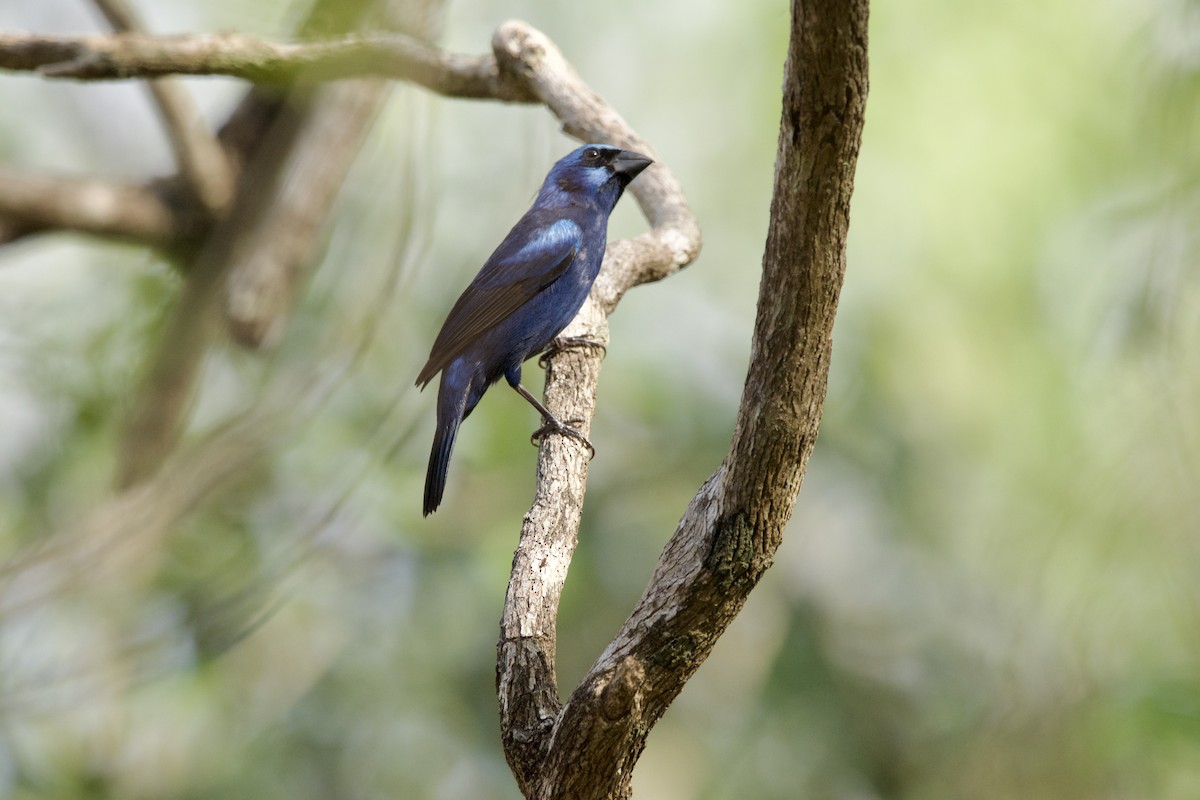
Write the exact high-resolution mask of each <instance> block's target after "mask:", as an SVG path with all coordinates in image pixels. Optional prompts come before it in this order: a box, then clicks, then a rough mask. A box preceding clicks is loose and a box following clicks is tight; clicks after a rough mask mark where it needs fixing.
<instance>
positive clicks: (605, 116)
mask: <svg viewBox="0 0 1200 800" xmlns="http://www.w3.org/2000/svg"><path fill="white" fill-rule="evenodd" d="M492 49H493V51H494V52H495V54H496V59H497V62H498V64H499V65H500V72H501V74H502V75H505V76H509V77H510V78H511V80H513V81H515V82H520V83H521V84H523V85H526V86H527V87H528V88H527V91H529V92H530V93H531V94H532V95H533V96H535V97H536V98H537V99H538V100H540V101H541V102H543V103H544V104H545V105H546V106H547V107H548V108H549V109H550V111H551V112H552V113H554V115H555V116H556V117H558V119H559V120H560V121H561V122H562V125H563V129H564V130H565V131H566V132H567V133H569V134H570V135H572V136H574V137H575V138H577V139H580V140H583V141H602V142H610V143H613V144H618V145H620V146H623V147H629V148H633V149H636V150H639V151H641V152H645V153H646V154H647V155H653V150H652V148H650V146H649V145H648V144H647V143H646V142H645V140H643V139H642V138H641V137H640V136H638V135H637V133H635V132H634V131H633V129H632V128H631V127H630V126H629V125H628V123H626V122H625V120H623V119H622V118H621V116H620V115H619V114H618V113H617V112H616V111H615V110H614V109H613V108H612V107H611V106H609V105H608V104H607V103H606V102H605V101H604V100H603V99H601V98H600V97H599V96H598V95H597V94H596V93H595V92H593V91H592V90H591V88H590V87H588V86H587V85H586V84H585V83H584V82H583V80H582V79H580V77H579V75H578V74H577V73H576V72H575V70H574V69H573V68H572V67H571V65H570V64H569V63H568V62H567V61H566V59H565V58H564V57H563V55H562V53H561V52H560V51H559V50H558V48H557V47H556V46H555V45H554V43H553V42H551V41H550V40H549V39H548V38H547V37H546V36H545V35H544V34H542V33H541V32H539V31H537V30H535V29H533V28H531V27H529V26H528V25H526V24H524V23H521V22H506V23H505V24H503V25H501V26H500V28H499V29H498V30H497V31H496V34H495V35H494V37H493V39H492ZM631 191H632V193H633V194H634V196H635V197H636V198H637V200H638V203H639V205H640V206H641V208H642V211H643V213H644V214H645V215H646V218H647V220H649V222H650V223H651V225H652V226H653V228H652V229H651V230H650V231H649V232H648V233H646V234H643V235H641V236H639V237H638V238H636V239H633V240H627V241H622V242H616V243H613V244H611V245H610V246H609V249H608V254H607V255H606V257H605V262H604V266H603V268H602V270H601V273H600V277H599V279H598V280H597V281H596V285H595V287H594V288H593V290H592V294H591V297H590V298H589V300H588V302H587V303H586V304H585V305H584V308H583V310H582V311H581V312H580V315H579V316H578V317H577V318H576V320H575V321H574V322H573V323H572V324H571V326H570V328H568V330H567V331H565V332H564V335H572V336H584V337H585V338H587V339H590V340H592V341H599V342H601V343H607V341H608V314H609V313H611V311H612V310H613V308H615V306H616V304H617V302H618V301H619V300H620V298H621V296H622V295H623V294H624V293H625V291H627V290H628V289H629V288H630V287H632V286H635V285H637V284H639V283H644V282H646V281H650V280H658V279H661V278H663V277H666V276H667V275H670V274H671V273H673V272H675V271H677V270H679V269H680V268H682V267H684V266H686V265H687V264H688V263H690V262H691V261H692V260H693V259H694V258H695V257H696V255H697V254H698V253H699V251H700V229H699V226H698V225H697V224H696V220H695V218H694V216H693V215H692V213H691V211H690V209H689V208H688V206H687V201H686V199H685V198H684V195H683V191H682V189H681V188H680V186H679V184H678V182H677V181H676V180H675V178H674V176H673V175H672V174H671V172H670V170H669V169H668V168H667V167H666V166H665V165H663V164H661V163H656V164H655V165H654V166H652V167H651V168H650V169H648V170H646V171H645V172H643V173H642V175H641V176H639V178H638V180H637V181H635V182H634V183H633V184H632V186H631ZM599 375H600V355H599V352H598V351H597V350H595V349H594V348H586V349H582V350H575V351H566V352H563V353H560V354H559V355H557V356H555V357H554V358H553V359H552V360H551V361H550V364H549V369H548V370H547V374H546V388H545V394H546V404H547V407H548V408H550V410H551V411H553V412H554V413H555V414H556V415H559V417H560V419H572V420H580V421H581V424H580V425H579V430H580V431H581V432H583V433H584V434H585V435H586V434H587V433H588V432H589V430H590V427H591V418H592V415H593V414H594V412H595V403H596V388H597V383H598V380H599ZM587 471H588V460H587V454H586V453H585V452H584V449H583V448H582V446H581V445H579V444H578V443H576V442H575V441H574V440H568V439H565V438H563V437H557V436H552V437H547V438H546V439H545V440H543V443H542V446H541V450H540V453H539V459H538V480H537V488H536V494H535V496H534V500H533V505H532V507H531V509H530V511H529V513H528V514H526V516H525V521H524V524H523V525H522V528H521V537H520V541H519V543H518V547H517V551H516V554H515V555H514V557H513V570H512V574H511V577H510V579H509V586H508V592H507V594H506V596H505V604H504V615H503V619H502V621H501V637H500V641H499V643H498V645H497V692H498V695H499V699H500V718H501V732H502V737H503V741H504V746H505V753H506V755H507V757H508V761H509V765H510V766H511V767H512V768H513V772H514V774H515V775H516V777H517V782H518V784H519V785H520V786H521V788H522V791H523V792H525V794H526V796H528V797H533V796H535V794H536V792H538V791H540V789H539V787H545V786H548V785H552V783H553V780H552V779H551V778H550V777H548V775H551V774H552V772H553V771H552V770H551V771H549V772H548V771H547V767H548V765H549V764H550V762H549V761H548V760H547V759H548V758H551V757H553V758H557V759H561V758H562V754H563V751H561V750H558V749H557V748H555V749H554V750H553V752H552V750H551V741H552V740H554V737H556V736H559V735H562V734H563V733H564V732H565V731H568V730H570V731H575V732H577V733H579V735H581V736H582V735H583V733H582V732H581V729H579V728H578V727H577V726H576V721H577V720H578V719H580V718H579V717H577V716H572V717H571V718H570V720H568V719H566V718H565V717H564V716H561V715H560V708H561V703H560V701H559V698H558V685H557V679H556V676H555V658H556V655H555V647H556V632H555V626H556V620H557V615H558V603H559V600H560V598H561V596H562V589H563V585H564V582H565V580H566V574H567V566H568V565H569V564H570V561H571V556H572V554H573V552H574V549H575V546H576V543H577V541H578V533H579V522H580V519H581V516H582V512H583V499H584V487H585V485H586V482H587ZM634 663H635V662H630V663H629V665H627V666H630V668H631V669H632V665H633V664H634ZM615 669H616V668H615V667H614V668H613V670H615ZM613 670H610V673H613V674H615V673H614V672H613ZM635 674H636V675H638V676H640V675H641V674H642V673H641V672H640V668H638V669H637V670H634V671H632V672H631V671H628V670H627V671H625V672H623V673H622V675H623V676H624V677H622V678H621V680H620V681H618V683H617V684H614V685H624V683H625V682H628V681H629V680H632V678H631V677H630V676H631V675H635ZM611 680H613V679H612V678H611V675H610V678H609V679H608V682H611ZM606 685H608V684H607V683H606ZM640 691H641V690H640V689H638V690H637V691H636V692H633V694H631V695H630V697H632V696H633V695H635V694H636V695H638V696H640ZM625 694H626V693H623V692H619V693H616V694H613V693H611V692H610V693H607V694H605V693H603V692H601V693H600V695H596V696H601V695H603V696H604V697H607V698H608V699H607V700H606V701H603V702H601V705H605V706H606V707H608V708H610V710H611V708H612V707H613V703H614V702H617V699H619V698H621V697H625ZM630 702H632V700H630ZM586 727H587V728H588V730H589V731H592V732H595V731H597V730H600V729H601V728H602V729H603V730H604V731H606V736H605V741H608V742H624V741H625V738H623V737H622V736H617V735H616V733H617V731H618V729H620V728H621V727H622V726H621V725H618V726H617V727H616V728H614V727H613V725H612V724H608V723H606V724H604V725H602V726H601V728H597V727H595V726H594V725H592V724H591V723H590V722H589V723H588V724H587V726H586ZM564 741H565V740H564ZM575 744H578V742H575ZM603 752H607V751H605V750H603V749H600V750H596V751H595V753H598V754H601V757H602V754H603ZM593 755H594V754H593V753H591V752H589V754H588V763H593V764H594V763H599V762H595V761H591V760H590V759H592V757H593ZM566 760H567V761H569V760H571V759H570V758H567V759H566ZM556 763H559V762H556ZM562 763H565V761H563V762H562ZM606 764H607V766H606V769H608V768H611V767H612V762H606ZM630 766H632V761H630ZM553 774H555V775H558V774H559V773H553ZM560 788H561V787H560ZM564 796H570V795H564Z"/></svg>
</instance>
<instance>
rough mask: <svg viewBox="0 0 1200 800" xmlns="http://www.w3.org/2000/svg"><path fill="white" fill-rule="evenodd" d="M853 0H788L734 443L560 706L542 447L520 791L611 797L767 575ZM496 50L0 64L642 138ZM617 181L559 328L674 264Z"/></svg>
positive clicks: (90, 41) (696, 238)
mask: <svg viewBox="0 0 1200 800" xmlns="http://www.w3.org/2000/svg"><path fill="white" fill-rule="evenodd" d="M866 22H867V0H849V1H848V2H847V0H793V2H792V36H791V44H790V47H789V52H788V62H787V68H786V81H785V92H784V104H783V105H784V110H783V120H782V125H781V131H780V140H779V154H778V160H777V168H776V185H775V195H774V201H773V204H772V216H771V224H770V229H769V233H768V241H767V248H766V252H765V254H764V258H763V283H762V289H761V292H760V298H759V313H758V323H757V325H756V328H755V338H754V347H753V352H752V360H751V367H750V374H749V376H748V378H747V383H746V388H745V392H744V395H743V398H742V404H741V408H740V410H739V415H738V424H737V428H736V432H735V436H734V441H733V444H732V445H731V449H730V452H729V455H728V456H727V458H726V460H725V462H724V464H722V465H721V467H720V468H719V469H718V470H717V471H716V473H714V475H713V476H712V477H711V478H710V479H709V480H708V481H707V482H706V483H705V484H704V486H703V487H702V488H701V489H700V491H699V493H698V494H697V495H696V497H695V499H694V500H693V501H692V503H691V505H690V506H689V508H688V510H687V511H686V513H685V514H684V517H683V519H682V520H681V522H680V523H679V526H678V528H677V530H676V532H675V534H674V536H673V537H672V538H671V540H670V541H669V542H668V544H667V546H666V548H665V550H664V551H663V554H662V557H661V559H660V562H659V565H658V568H657V569H656V571H655V574H654V577H653V579H652V581H651V583H650V585H648V586H647V588H646V590H645V593H644V594H643V597H642V599H641V600H640V601H639V603H638V605H637V606H636V608H635V609H634V611H633V613H632V614H631V616H630V618H629V620H628V621H627V622H626V624H625V626H624V627H623V628H622V630H621V631H620V633H619V634H618V635H617V637H616V638H615V639H614V640H613V642H612V643H611V644H610V645H609V646H608V648H607V649H606V650H605V651H604V653H603V654H601V656H600V657H599V658H598V659H597V661H596V662H595V664H594V665H593V666H592V668H591V669H590V670H589V672H588V674H587V675H586V677H585V678H584V680H583V681H582V682H581V683H580V685H579V686H578V687H577V688H576V689H575V690H574V692H573V693H572V694H571V695H570V697H569V699H568V700H567V702H566V703H565V704H563V703H562V702H561V700H560V695H559V687H558V685H557V680H556V676H555V660H556V658H555V657H556V653H555V648H556V638H555V625H556V619H557V611H558V603H559V598H560V596H561V592H562V587H563V582H564V581H565V577H566V572H567V567H568V565H569V563H570V560H571V557H572V554H573V551H574V548H575V544H576V542H577V538H578V530H579V520H580V515H581V513H582V506H583V498H584V487H585V484H586V478H587V470H588V464H587V460H586V456H585V454H584V452H583V450H582V448H581V447H579V446H578V445H577V444H576V443H575V442H574V441H573V440H570V439H565V438H564V437H548V438H547V439H546V440H544V442H543V444H542V447H541V450H540V453H539V461H538V481H537V489H536V494H535V497H534V500H533V505H532V507H531V509H530V511H529V513H528V514H527V515H526V518H525V521H524V524H523V526H522V531H521V537H520V543H519V545H518V548H517V551H516V554H515V556H514V560H513V570H512V574H511V577H510V583H509V589H508V593H507V595H506V599H505V607H504V615H503V620H502V624H501V638H500V641H499V642H498V647H497V650H498V652H497V690H498V695H499V700H500V712H501V727H502V736H503V741H504V746H505V752H506V755H507V757H508V760H509V763H510V765H511V766H512V769H513V772H514V774H515V775H516V777H517V781H518V783H519V785H520V787H521V789H522V791H523V792H524V794H525V795H526V796H527V797H530V798H535V797H536V798H567V797H569V798H610V797H627V796H628V795H629V791H630V788H629V787H630V776H631V772H632V769H633V765H634V763H635V762H636V760H637V757H638V756H639V755H640V753H641V751H642V748H643V747H644V743H645V738H646V735H647V734H648V732H649V730H650V728H651V727H652V726H653V725H654V724H655V722H656V721H657V720H658V719H659V717H660V716H661V715H662V713H663V711H665V709H666V707H667V706H668V705H669V703H670V702H671V701H672V700H673V699H674V697H675V696H676V695H677V694H678V692H679V691H680V690H681V688H682V687H683V685H684V683H685V682H686V681H687V680H688V678H690V676H691V675H692V674H693V672H694V671H695V670H696V668H697V667H698V666H699V665H700V663H701V662H702V661H703V660H704V659H705V658H706V657H707V655H708V654H709V652H711V649H712V647H713V645H714V644H715V642H716V640H717V638H718V637H719V636H720V635H721V633H722V632H723V631H724V629H725V627H726V626H727V625H728V623H729V622H730V621H731V620H732V618H733V617H734V616H735V615H736V613H737V612H738V610H740V608H741V607H742V604H743V603H744V602H745V599H746V597H747V595H748V593H749V591H750V590H751V589H752V588H753V586H754V585H755V584H756V583H757V581H758V579H759V578H760V577H761V575H762V573H763V571H764V570H765V569H766V568H767V567H768V566H769V564H770V562H771V559H772V557H773V554H774V551H775V549H776V547H777V546H778V544H779V542H780V540H781V536H782V531H783V527H784V525H785V524H786V522H787V520H788V519H789V517H790V514H791V510H792V507H793V504H794V502H795V498H796V495H797V492H798V491H799V486H800V481H801V478H802V477H803V472H804V468H805V465H806V463H807V459H808V456H809V454H810V453H811V450H812V446H813V443H814V441H815V438H816V433H817V428H818V425H819V420H820V416H821V406H822V402H823V399H824V393H825V387H826V378H827V371H828V364H829V346H830V331H831V327H832V322H833V315H834V312H835V310H836V305H837V298H838V293H839V290H840V286H841V281H842V275H843V272H844V266H845V236H846V231H847V227H848V204H849V198H850V193H851V190H852V185H853V175H854V168H855V162H856V157H857V151H858V144H859V139H860V135H861V129H862V121H863V110H864V105H865V97H866V88H867V61H866V36H867V33H866ZM492 47H493V53H492V54H490V55H487V56H460V55H454V54H448V53H444V52H442V51H440V50H438V49H437V48H435V47H432V46H431V45H428V44H424V43H421V42H419V41H417V40H413V39H407V38H405V37H402V36H395V35H387V36H373V37H351V38H345V39H339V40H332V41H324V42H315V43H310V44H292V45H279V44H271V43H266V42H263V41H261V40H255V39H252V38H249V37H243V36H238V35H231V34H230V35H219V36H207V37H145V36H138V35H132V34H130V35H122V36H114V37H58V38H53V39H52V38H47V37H32V36H25V35H0V67H3V68H9V69H24V70H37V71H40V72H41V73H42V74H45V75H48V76H55V77H72V78H78V79H89V80H95V79H108V78H126V77H152V76H159V75H166V74H224V75H235V76H240V77H245V78H249V79H251V80H258V81H285V80H291V79H295V78H296V76H297V75H298V74H302V75H303V76H304V80H324V79H329V78H334V77H347V76H354V75H367V74H370V75H380V76H384V77H392V78H399V79H403V80H407V81H411V82H414V83H418V84H420V85H423V86H425V87H427V88H429V89H431V90H433V91H435V92H438V93H441V94H444V95H447V96H454V97H472V98H485V99H495V100H502V101H510V102H539V103H542V104H544V105H546V106H547V107H548V108H549V109H550V110H551V111H552V112H553V113H554V114H555V115H556V116H557V117H558V118H559V119H560V121H561V122H562V124H563V128H564V130H565V131H566V132H567V133H569V134H570V135H572V136H575V137H576V138H579V139H582V140H585V141H586V140H598V141H607V142H612V143H615V144H619V145H622V146H625V147H630V148H634V149H638V150H641V151H643V152H646V153H647V154H648V155H651V156H653V155H654V153H653V150H652V149H651V148H650V147H649V146H648V145H647V144H646V143H645V142H644V141H643V140H641V139H640V138H639V137H638V136H637V135H636V133H634V131H633V130H632V129H631V128H630V127H629V125H628V124H627V123H626V122H625V121H624V120H623V119H621V117H620V116H619V115H618V114H617V113H616V112H615V111H614V110H613V109H612V108H611V107H610V106H608V105H607V104H606V103H604V101H603V100H601V99H600V98H599V97H598V96H596V95H595V93H594V92H592V91H591V90H590V89H589V88H588V87H587V86H586V85H585V84H584V83H583V82H582V81H581V80H580V78H579V76H578V75H576V73H575V72H574V70H573V69H572V68H571V67H570V65H569V64H568V63H567V62H566V60H565V59H564V58H563V56H562V54H561V53H560V52H559V51H558V49H557V48H556V47H555V46H554V45H553V43H551V42H550V41H549V39H547V38H546V37H545V36H544V35H542V34H541V33H539V32H537V31H536V30H533V29H532V28H530V27H528V26H526V25H524V24H522V23H516V22H510V23H506V24H505V25H503V26H501V27H500V28H499V29H498V30H497V32H496V34H495V37H494V39H493V43H492ZM631 191H632V193H633V194H634V196H635V197H636V198H637V200H638V202H639V204H640V206H641V208H642V210H643V212H644V213H645V215H646V217H647V219H648V220H649V221H650V223H651V226H652V227H651V230H650V231H648V232H647V233H645V234H643V235H641V236H639V237H636V238H635V239H631V240H626V241H621V242H615V243H613V244H612V245H610V248H609V252H608V255H607V257H606V260H605V264H604V267H603V270H602V272H601V275H600V278H599V279H598V280H597V282H596V285H595V288H594V289H593V292H592V296H591V298H590V300H589V302H588V303H587V304H586V305H585V306H584V309H583V311H582V312H581V314H580V316H579V317H578V318H577V319H576V321H575V322H574V323H573V325H572V328H571V329H569V331H567V333H569V334H581V333H582V334H586V335H587V336H588V337H589V338H593V339H597V340H599V341H602V342H603V341H606V340H607V336H608V325H607V316H608V314H609V313H611V311H612V310H613V309H614V308H615V306H616V304H617V303H618V302H619V301H620V299H621V297H622V296H623V294H624V293H625V292H626V291H627V290H628V289H630V288H631V287H633V286H635V285H638V284H640V283H644V282H646V281H651V280H657V279H661V278H663V277H666V276H668V275H670V274H672V273H673V272H675V271H676V270H678V269H680V268H682V267H683V266H686V265H687V264H688V263H690V262H691V261H692V260H693V259H694V258H695V257H696V255H697V253H698V251H699V247H700V235H699V229H698V227H697V226H696V222H695V220H694V218H693V216H692V214H691V212H690V211H689V210H688V207H687V203H686V201H685V199H684V196H683V193H682V190H681V188H680V187H679V185H678V183H677V182H676V181H675V179H674V178H673V176H672V175H671V173H670V172H669V170H668V169H667V168H666V167H665V166H664V165H662V164H661V163H659V164H656V165H655V166H653V167H652V168H650V169H648V170H647V171H646V172H645V173H643V175H642V176H641V177H640V178H639V179H638V180H637V181H636V182H635V183H634V184H633V185H632V187H631ZM599 370H600V357H599V355H598V353H597V351H595V350H592V349H580V350H568V351H564V352H562V353H560V354H558V355H557V356H555V357H554V358H553V359H552V360H551V361H550V364H549V370H548V374H547V382H546V399H547V405H548V406H549V407H550V408H551V410H552V411H554V412H555V413H556V414H559V415H561V416H562V417H565V418H571V419H582V420H583V424H582V425H581V428H582V429H583V431H584V432H585V433H586V432H587V430H588V428H589V424H590V419H591V415H592V411H593V410H594V406H595V391H596V385H597V380H598V376H599Z"/></svg>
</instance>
